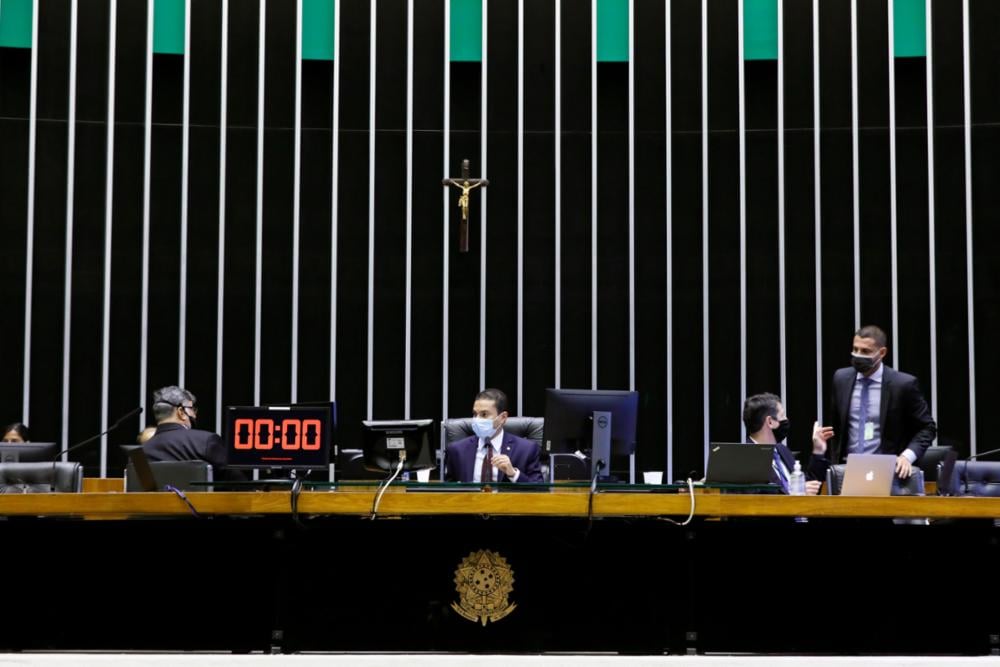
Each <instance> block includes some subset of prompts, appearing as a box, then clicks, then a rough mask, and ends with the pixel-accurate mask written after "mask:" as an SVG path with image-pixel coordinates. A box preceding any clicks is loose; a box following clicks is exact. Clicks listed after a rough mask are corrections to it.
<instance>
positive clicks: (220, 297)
mask: <svg viewBox="0 0 1000 667" xmlns="http://www.w3.org/2000/svg"><path fill="white" fill-rule="evenodd" d="M338 4H339V3H338ZM221 32H222V36H221V45H220V47H219V253H218V256H219V258H218V262H219V267H218V275H219V280H218V287H217V288H216V301H217V303H218V314H217V315H216V320H215V432H216V433H222V390H223V387H222V354H223V350H224V348H223V345H222V341H223V333H224V330H225V298H226V291H225V287H226V131H227V126H226V96H227V94H228V92H229V0H222V30H221Z"/></svg>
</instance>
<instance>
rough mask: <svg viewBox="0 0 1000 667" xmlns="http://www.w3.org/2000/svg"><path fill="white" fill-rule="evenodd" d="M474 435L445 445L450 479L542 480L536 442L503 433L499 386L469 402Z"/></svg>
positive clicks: (503, 400)
mask: <svg viewBox="0 0 1000 667" xmlns="http://www.w3.org/2000/svg"><path fill="white" fill-rule="evenodd" d="M472 417H473V419H472V430H473V431H474V432H475V435H472V436H469V437H468V438H465V439H464V440H459V441H458V442H453V443H451V444H450V445H448V447H447V448H446V449H445V467H446V469H447V478H448V481H451V482H478V483H480V484H489V483H492V482H521V483H536V484H537V483H541V482H542V481H543V480H542V471H541V464H540V463H539V448H538V444H537V443H536V442H534V441H533V440H526V439H525V438H519V437H517V436H516V435H511V434H510V433H505V432H504V430H503V425H504V423H505V422H506V421H507V396H506V394H504V393H503V392H502V391H500V390H499V389H484V390H483V391H481V392H479V393H478V394H477V395H476V400H475V402H474V403H473V405H472Z"/></svg>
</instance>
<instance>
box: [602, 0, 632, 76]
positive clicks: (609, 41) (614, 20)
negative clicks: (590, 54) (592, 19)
mask: <svg viewBox="0 0 1000 667" xmlns="http://www.w3.org/2000/svg"><path fill="white" fill-rule="evenodd" d="M628 21H629V17H628V0H597V60H598V62H628Z"/></svg>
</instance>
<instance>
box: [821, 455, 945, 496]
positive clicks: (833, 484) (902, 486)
mask: <svg viewBox="0 0 1000 667" xmlns="http://www.w3.org/2000/svg"><path fill="white" fill-rule="evenodd" d="M846 468H847V465H846V464H844V463H837V464H835V465H832V466H830V467H829V468H827V470H826V493H827V495H831V496H839V495H840V489H841V487H842V486H843V484H844V470H845V469H846ZM892 495H894V496H922V495H925V494H924V471H923V470H921V469H920V468H914V469H913V474H912V475H910V476H909V477H908V478H907V479H898V478H897V479H896V480H895V481H894V482H893V485H892Z"/></svg>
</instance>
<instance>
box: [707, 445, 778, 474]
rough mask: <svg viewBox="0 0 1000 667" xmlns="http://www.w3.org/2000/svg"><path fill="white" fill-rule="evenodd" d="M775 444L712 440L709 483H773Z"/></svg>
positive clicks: (709, 453) (709, 449)
mask: <svg viewBox="0 0 1000 667" xmlns="http://www.w3.org/2000/svg"><path fill="white" fill-rule="evenodd" d="M774 448H775V445H757V444H753V443H750V444H744V443H726V442H713V443H711V444H710V445H709V446H708V469H707V470H706V471H705V482H706V483H708V484H771V472H772V470H773V464H774Z"/></svg>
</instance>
